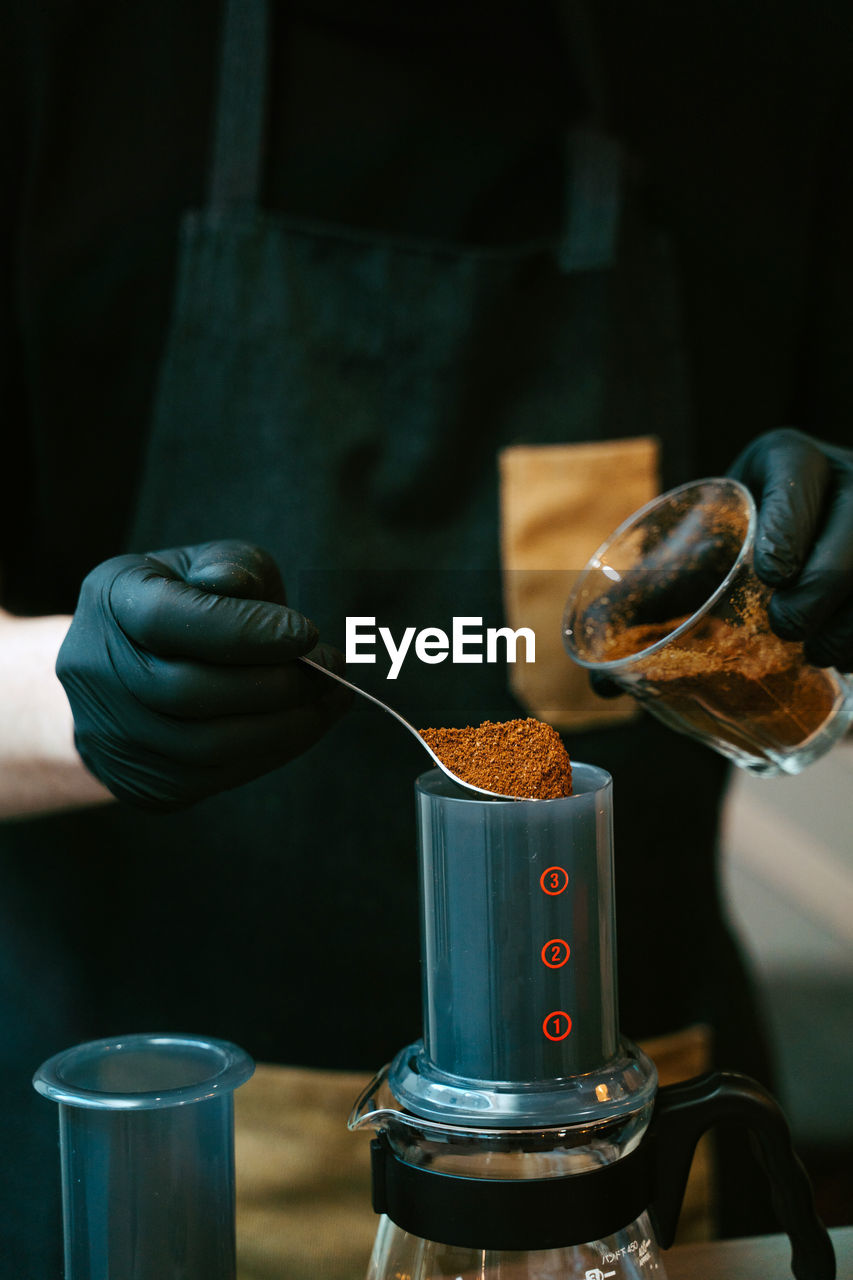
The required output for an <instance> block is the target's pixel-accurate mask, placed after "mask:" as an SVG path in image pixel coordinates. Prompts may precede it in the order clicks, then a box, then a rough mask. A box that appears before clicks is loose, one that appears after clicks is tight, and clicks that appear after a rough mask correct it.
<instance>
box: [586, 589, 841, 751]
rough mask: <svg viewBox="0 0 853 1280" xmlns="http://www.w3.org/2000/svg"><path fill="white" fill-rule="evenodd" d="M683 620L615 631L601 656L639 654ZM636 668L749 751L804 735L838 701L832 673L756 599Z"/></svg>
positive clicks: (704, 725)
mask: <svg viewBox="0 0 853 1280" xmlns="http://www.w3.org/2000/svg"><path fill="white" fill-rule="evenodd" d="M686 620H687V618H686V616H685V617H681V618H671V619H670V620H669V621H667V622H662V623H650V624H643V625H636V626H630V627H626V628H625V629H624V630H621V631H614V632H613V634H611V635H610V636H608V638H607V640H606V643H605V646H604V648H603V651H602V653H601V660H602V661H612V660H613V659H617V658H623V657H628V656H630V655H632V654H637V653H639V651H640V650H642V649H646V648H649V647H650V646H651V645H653V644H655V642H656V641H658V640H661V639H663V638H664V636H667V635H669V634H670V633H671V632H672V631H674V630H675V629H676V627H678V626H680V625H681V623H682V622H685V621H686ZM634 669H635V671H636V673H637V675H639V676H641V677H642V678H643V679H644V680H648V681H649V682H650V683H652V684H653V685H655V686H656V688H657V690H658V693H659V695H660V697H661V698H662V699H663V700H664V701H665V703H666V704H667V705H668V706H669V707H670V708H671V709H672V710H674V711H676V712H677V714H679V715H680V716H682V717H683V719H684V720H686V721H687V722H688V723H689V724H692V725H693V726H694V727H695V728H697V729H698V730H700V731H703V732H705V733H709V734H712V735H713V736H715V737H721V738H724V739H725V740H726V741H728V742H731V743H733V744H734V745H736V746H739V747H741V748H744V749H746V750H748V751H751V752H754V751H755V750H756V749H757V750H759V751H760V750H761V749H762V748H763V747H765V746H769V747H771V748H774V747H776V748H780V747H793V746H796V745H798V744H799V743H801V742H803V741H805V739H806V738H808V737H810V736H811V734H813V733H814V732H815V731H816V730H817V729H819V728H820V727H821V725H822V724H823V723H824V721H825V720H826V718H827V716H828V715H829V714H830V712H831V711H832V708H833V705H834V703H835V696H836V691H835V686H834V684H833V681H832V678H831V677H830V676H829V675H828V674H827V673H826V672H825V671H822V670H820V669H819V668H817V667H812V666H810V665H809V664H808V663H806V662H805V659H804V658H803V650H802V645H801V644H797V643H794V642H792V641H786V640H782V639H781V638H780V637H779V636H777V635H775V634H774V633H773V632H771V631H768V630H767V629H766V624H765V623H764V621H763V616H762V614H761V613H760V606H759V603H758V602H757V601H749V602H747V603H746V604H745V605H742V607H741V610H740V615H739V616H738V617H736V618H735V619H734V620H733V621H728V620H726V619H721V618H708V619H706V620H705V621H704V622H703V623H701V624H699V625H698V626H697V627H695V628H693V629H692V630H690V631H688V632H686V633H685V634H684V635H683V636H679V637H678V638H677V639H676V640H674V641H672V643H671V644H669V645H667V646H665V647H664V648H663V649H661V650H660V651H659V652H658V653H654V654H650V655H649V657H648V658H645V659H642V658H641V659H638V661H637V664H636V666H635V668H634Z"/></svg>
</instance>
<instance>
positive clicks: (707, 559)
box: [563, 477, 853, 777]
mask: <svg viewBox="0 0 853 1280" xmlns="http://www.w3.org/2000/svg"><path fill="white" fill-rule="evenodd" d="M756 521H757V515H756V509H755V503H754V501H753V498H752V495H751V494H750V492H749V490H748V489H747V488H746V487H745V486H744V485H742V484H740V483H739V481H737V480H731V479H728V478H725V477H723V478H712V479H706V480H699V481H695V482H691V483H689V484H685V485H681V486H679V487H678V488H676V489H672V490H670V491H669V492H668V493H665V494H663V495H662V496H661V497H659V498H656V499H654V500H653V501H652V502H650V503H647V504H646V506H644V507H642V508H641V509H640V510H639V511H637V512H635V513H634V515H632V516H630V517H629V518H628V519H627V520H626V521H625V522H624V523H623V524H622V525H620V526H619V528H618V529H617V530H616V531H615V532H614V533H613V534H612V535H611V536H610V537H609V538H608V539H607V541H606V542H604V543H603V544H602V545H601V546H600V547H599V548H598V550H597V551H596V552H595V554H594V555H593V556H592V558H591V559H590V561H589V562H588V564H587V565H586V567H585V569H584V570H583V572H582V574H581V576H580V578H579V579H578V581H577V582H576V584H575V586H574V589H573V591H572V593H571V595H570V597H569V600H568V603H567V605H566V610H565V614H564V618H563V642H564V645H565V647H566V650H567V651H568V653H569V654H570V656H571V657H572V658H573V659H574V661H575V662H577V663H579V664H580V665H581V666H583V667H586V668H588V669H589V670H590V671H596V672H599V673H600V674H602V675H606V676H607V677H609V678H610V679H611V680H613V681H614V682H615V683H616V684H617V685H619V686H620V687H621V688H622V689H624V690H625V691H626V692H627V693H631V694H633V696H634V697H635V698H637V699H638V700H639V701H640V702H642V703H643V704H644V706H645V707H646V708H647V709H648V710H649V711H651V712H652V714H654V715H656V716H657V717H658V718H659V719H660V720H662V721H663V722H664V723H665V724H668V725H670V726H671V727H672V728H674V729H677V730H679V731H680V732H682V733H687V734H690V735H691V736H692V737H694V738H698V739H699V740H700V741H702V742H705V743H707V745H709V746H711V747H713V748H714V749H715V750H716V751H718V752H720V753H721V754H722V755H724V756H727V757H728V758H729V759H731V760H733V761H734V762H735V763H736V764H738V765H739V766H740V767H741V768H743V769H746V770H748V771H749V772H752V773H756V774H762V775H764V776H768V777H769V776H772V775H775V774H780V773H791V774H794V773H799V772H800V771H801V770H802V769H804V768H805V767H806V766H807V765H808V764H811V762H812V761H813V760H816V759H817V758H818V757H819V756H821V755H823V754H824V752H826V751H827V750H829V748H830V747H831V746H833V744H834V743H835V742H837V741H838V739H839V738H840V737H841V736H842V735H843V734H844V733H845V732H846V730H847V728H848V727H849V725H850V724H851V721H853V684H851V682H850V681H849V680H848V679H846V678H845V677H843V676H841V675H839V673H838V672H837V671H835V670H834V669H832V668H818V667H814V666H812V665H811V664H810V663H808V662H807V661H806V659H805V657H804V655H803V647H802V645H801V644H797V643H792V642H789V641H784V640H781V639H780V638H779V637H778V636H776V635H775V633H774V632H773V631H772V629H771V627H770V623H769V621H768V617H767V602H768V599H769V597H770V594H771V593H770V588H769V587H766V586H765V585H764V584H763V583H761V582H760V581H759V580H758V578H757V577H756V575H755V572H754V569H753V564H752V558H753V545H754V540H755V529H756Z"/></svg>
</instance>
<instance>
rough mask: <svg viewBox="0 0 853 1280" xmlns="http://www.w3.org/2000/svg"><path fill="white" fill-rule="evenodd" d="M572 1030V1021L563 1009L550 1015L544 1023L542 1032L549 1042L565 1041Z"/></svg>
mask: <svg viewBox="0 0 853 1280" xmlns="http://www.w3.org/2000/svg"><path fill="white" fill-rule="evenodd" d="M571 1029H572V1020H571V1018H570V1017H569V1015H568V1014H567V1013H564V1012H563V1010H562V1009H557V1010H555V1011H554V1013H549V1014H548V1016H547V1018H546V1019H545V1021H544V1022H543V1023H542V1030H543V1031H544V1032H545V1035H546V1036H547V1037H548V1039H549V1040H565V1038H566V1036H567V1035H568V1034H569V1032H570V1031H571Z"/></svg>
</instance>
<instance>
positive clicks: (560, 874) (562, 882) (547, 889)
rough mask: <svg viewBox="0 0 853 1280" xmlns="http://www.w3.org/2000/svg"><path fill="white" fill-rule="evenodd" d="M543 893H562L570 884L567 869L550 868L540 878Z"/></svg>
mask: <svg viewBox="0 0 853 1280" xmlns="http://www.w3.org/2000/svg"><path fill="white" fill-rule="evenodd" d="M539 883H540V885H541V886H542V892H543V893H550V894H554V893H562V892H563V890H564V889H565V888H566V886H567V885H568V883H569V873H568V871H567V870H566V868H565V867H548V868H547V870H545V871H543V872H542V874H541V876H540V877H539Z"/></svg>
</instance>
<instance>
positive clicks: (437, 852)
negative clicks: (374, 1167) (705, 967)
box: [416, 764, 619, 1085]
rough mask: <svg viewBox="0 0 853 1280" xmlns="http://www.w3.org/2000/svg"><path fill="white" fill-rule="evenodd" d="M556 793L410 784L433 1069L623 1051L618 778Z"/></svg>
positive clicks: (496, 1078) (470, 1076) (507, 1070)
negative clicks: (543, 796) (513, 794)
mask: <svg viewBox="0 0 853 1280" xmlns="http://www.w3.org/2000/svg"><path fill="white" fill-rule="evenodd" d="M573 772H574V778H573V783H574V794H573V795H571V796H567V797H565V798H564V799H559V800H539V801H537V800H522V801H518V800H510V801H500V800H490V799H487V798H481V797H478V796H475V795H473V794H472V793H471V792H466V791H465V790H464V789H463V788H460V787H457V786H454V784H453V783H452V782H450V780H449V779H448V778H446V776H445V775H444V774H442V773H441V771H440V770H438V769H436V770H432V771H430V772H429V773H426V774H423V775H422V776H421V777H420V778H419V779H418V781H417V783H416V794H417V820H418V839H419V848H420V863H421V911H422V919H421V926H422V955H423V996H424V1058H425V1066H426V1068H427V1070H428V1071H429V1072H432V1071H433V1070H435V1071H437V1072H438V1073H440V1074H446V1075H449V1076H454V1077H464V1078H465V1079H467V1080H469V1081H472V1082H480V1081H482V1082H512V1083H523V1084H525V1085H529V1084H534V1085H535V1084H537V1083H539V1082H549V1081H556V1080H560V1079H565V1078H567V1077H572V1076H577V1075H580V1074H582V1073H585V1072H590V1071H595V1070H596V1069H598V1068H600V1067H601V1066H602V1064H604V1063H607V1062H609V1061H610V1060H611V1059H613V1058H614V1056H615V1055H616V1053H617V1048H618V1044H619V1028H618V1019H617V992H616V954H615V925H614V895H613V838H612V804H611V779H610V775H609V774H608V773H606V772H605V771H604V770H603V769H599V768H596V767H595V766H592V765H585V764H578V765H575V767H574V771H573Z"/></svg>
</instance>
